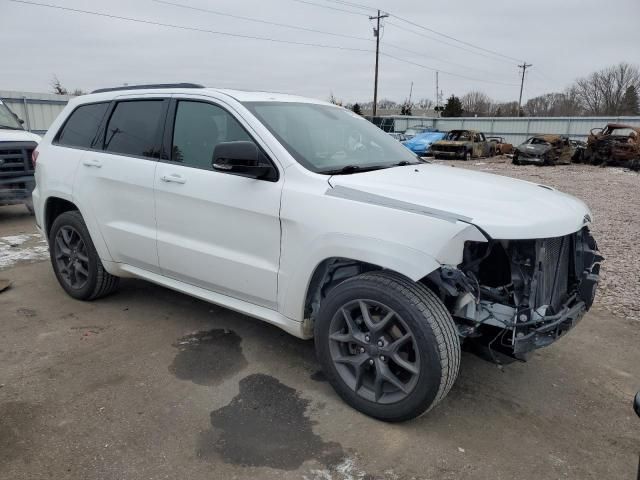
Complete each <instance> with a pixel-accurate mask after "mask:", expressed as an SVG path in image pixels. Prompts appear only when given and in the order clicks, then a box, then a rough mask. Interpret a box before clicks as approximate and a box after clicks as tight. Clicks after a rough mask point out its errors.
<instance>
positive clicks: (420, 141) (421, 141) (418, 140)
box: [403, 135, 442, 148]
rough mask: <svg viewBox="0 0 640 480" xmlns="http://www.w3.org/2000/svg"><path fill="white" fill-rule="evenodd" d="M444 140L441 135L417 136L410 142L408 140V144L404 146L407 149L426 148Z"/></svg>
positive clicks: (405, 143)
mask: <svg viewBox="0 0 640 480" xmlns="http://www.w3.org/2000/svg"><path fill="white" fill-rule="evenodd" d="M441 139H442V136H440V135H431V136H428V135H425V136H422V135H416V136H415V137H413V138H411V139H410V140H407V141H406V142H403V144H404V146H405V147H407V148H421V147H426V146H428V145H431V144H433V143H435V142H438V141H440V140H441Z"/></svg>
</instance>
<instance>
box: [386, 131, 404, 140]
mask: <svg viewBox="0 0 640 480" xmlns="http://www.w3.org/2000/svg"><path fill="white" fill-rule="evenodd" d="M387 134H388V135H389V136H390V137H391V138H393V139H394V140H397V141H398V142H404V141H405V140H406V139H407V137H405V136H404V133H400V132H387Z"/></svg>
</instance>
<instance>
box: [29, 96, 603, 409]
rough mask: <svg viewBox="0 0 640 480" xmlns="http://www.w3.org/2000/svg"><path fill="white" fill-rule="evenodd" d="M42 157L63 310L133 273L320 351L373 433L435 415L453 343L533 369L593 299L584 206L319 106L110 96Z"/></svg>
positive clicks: (39, 213) (69, 125) (595, 268)
mask: <svg viewBox="0 0 640 480" xmlns="http://www.w3.org/2000/svg"><path fill="white" fill-rule="evenodd" d="M318 132H321V134H317V133H318ZM37 152H38V154H37V163H36V178H37V182H36V189H35V190H34V192H33V197H34V205H35V207H36V224H37V226H38V229H39V230H40V231H41V232H42V233H43V235H44V238H46V239H47V240H48V243H49V248H50V255H51V265H52V268H53V272H54V274H55V276H56V278H57V280H58V282H59V284H60V286H61V288H62V289H63V290H64V291H65V292H66V293H67V294H68V295H70V296H71V297H73V298H75V299H79V300H86V301H89V300H94V299H97V298H100V297H104V296H105V295H108V294H110V293H113V292H114V291H115V290H116V288H117V286H118V280H119V278H120V277H136V278H140V279H146V280H148V281H151V282H154V283H156V284H158V285H161V286H164V287H166V288H170V289H173V290H176V291H179V292H183V293H185V294H186V295H190V296H193V297H196V298H199V299H201V300H205V301H208V302H211V303H214V304H217V305H221V306H223V307H227V308H230V309H232V310H234V311H237V312H241V313H244V314H246V315H249V316H252V317H255V318H257V319H260V320H262V321H265V322H268V323H270V324H273V325H275V326H277V327H279V328H281V329H283V330H285V331H287V332H289V333H291V334H292V335H295V336H296V337H299V338H303V339H311V338H313V339H314V341H315V348H316V352H317V356H318V360H319V362H320V364H321V366H322V369H323V371H324V373H325V375H326V377H327V379H328V380H329V382H330V383H331V385H332V386H333V388H334V389H335V390H336V392H337V393H338V394H339V395H340V396H341V397H342V398H343V399H344V400H345V402H347V403H348V404H349V405H351V406H352V407H353V408H356V409H358V410H360V411H362V412H364V413H365V414H367V415H370V416H373V417H375V418H379V419H382V420H386V421H402V420H407V419H410V418H414V417H416V416H418V415H420V414H422V413H424V412H426V411H427V410H429V409H431V408H433V406H434V405H436V404H438V403H439V402H440V401H441V400H442V399H443V398H444V397H445V396H446V395H447V393H448V392H449V390H450V389H451V386H452V385H453V384H454V382H455V380H456V377H457V376H458V371H459V368H460V362H461V349H462V347H463V346H465V345H469V346H470V347H472V346H478V347H481V348H484V349H485V350H486V351H487V352H489V355H492V356H495V357H497V356H498V355H503V356H505V357H506V358H509V359H514V358H515V359H519V360H524V359H526V357H527V355H528V354H529V353H530V352H532V351H534V350H536V349H538V348H541V347H545V346H547V345H550V344H552V343H553V342H555V341H556V340H558V338H560V337H561V336H562V335H564V334H565V333H567V332H568V331H569V330H571V329H572V328H573V327H574V326H575V325H576V324H577V322H578V321H579V320H580V318H581V317H582V316H583V315H584V313H585V312H586V311H587V310H588V309H589V307H590V306H591V304H592V303H593V300H594V295H595V288H596V284H597V283H598V272H599V268H600V267H599V266H600V262H601V260H602V258H601V257H600V256H599V254H598V249H597V246H596V242H595V240H594V239H593V237H592V236H591V233H590V231H589V226H590V224H591V221H592V219H591V212H590V211H589V209H588V208H587V206H586V205H585V204H584V203H583V202H581V201H580V200H578V199H576V198H574V197H571V196H569V195H566V194H563V193H560V192H558V191H556V190H554V189H553V188H550V187H547V186H544V185H537V184H535V183H530V182H524V181H520V180H515V179H512V178H507V177H503V176H499V175H491V174H488V173H482V172H474V171H470V170H465V169H459V168H452V167H450V166H445V165H438V164H433V163H429V162H426V161H423V160H421V159H420V158H418V157H416V155H415V154H414V153H412V152H410V151H409V150H408V149H407V148H406V147H404V146H403V145H401V144H400V143H399V142H397V141H396V140H394V139H393V138H391V137H390V136H389V135H387V134H386V133H385V132H383V131H382V130H380V129H379V128H377V127H376V126H375V125H373V124H372V123H370V122H368V121H367V120H366V119H363V118H362V117H360V116H359V115H357V114H355V113H353V112H351V111H349V110H347V109H344V108H342V107H339V106H336V105H332V104H330V103H327V102H323V101H319V100H314V99H306V98H302V97H298V96H290V95H285V94H280V93H264V92H249V91H240V90H220V89H213V88H205V87H202V86H199V85H195V84H179V85H166V84H165V85H156V86H153V85H145V86H136V87H117V88H109V89H103V90H99V91H96V92H94V93H92V94H90V95H83V96H81V97H77V98H74V99H73V100H71V101H70V102H69V104H68V105H67V106H66V107H65V109H64V110H63V112H62V113H61V114H60V115H59V117H58V118H57V119H56V120H55V121H54V123H53V124H52V125H51V127H50V129H49V131H48V132H47V134H46V136H45V137H44V139H43V141H42V142H41V143H40V145H39V146H38V148H37ZM95 308H100V305H96V306H95ZM465 348H466V347H465ZM223 360H224V359H221V361H223Z"/></svg>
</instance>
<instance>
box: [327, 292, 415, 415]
mask: <svg viewBox="0 0 640 480" xmlns="http://www.w3.org/2000/svg"><path fill="white" fill-rule="evenodd" d="M329 340H330V346H329V351H330V354H331V358H332V360H333V362H334V364H335V366H336V370H337V371H338V374H339V375H340V377H341V378H342V380H343V381H344V382H345V383H346V384H347V385H348V386H349V387H350V388H351V389H352V390H354V391H355V392H356V394H358V395H359V396H361V397H363V398H365V399H367V400H369V401H373V402H377V403H379V404H385V403H395V402H398V401H400V400H402V399H404V398H405V397H406V396H407V395H409V394H410V393H411V392H412V391H413V389H414V388H415V386H416V383H417V381H418V377H419V374H420V354H419V351H418V348H417V345H416V340H415V338H414V336H413V334H412V333H411V330H410V329H409V327H408V326H407V324H406V323H405V321H404V320H403V319H402V318H401V317H400V316H399V315H398V314H397V313H396V312H395V311H394V310H392V309H391V308H389V307H388V306H386V305H384V304H382V303H380V302H377V301H374V300H368V299H366V300H365V299H358V300H354V301H351V302H349V303H347V304H345V305H343V306H342V307H341V308H340V309H339V310H338V311H337V312H336V314H335V315H334V317H333V319H332V321H331V326H330V333H329Z"/></svg>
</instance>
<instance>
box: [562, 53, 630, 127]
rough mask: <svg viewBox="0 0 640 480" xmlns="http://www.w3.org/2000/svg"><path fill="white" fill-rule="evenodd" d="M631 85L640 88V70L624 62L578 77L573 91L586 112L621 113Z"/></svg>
mask: <svg viewBox="0 0 640 480" xmlns="http://www.w3.org/2000/svg"><path fill="white" fill-rule="evenodd" d="M629 87H634V88H635V89H636V90H637V89H638V88H640V70H639V69H638V67H637V66H635V65H630V64H628V63H624V62H623V63H619V64H618V65H615V66H612V67H608V68H605V69H602V70H600V71H597V72H594V73H592V74H591V75H589V76H588V77H584V78H580V79H578V80H577V81H576V83H575V85H574V86H573V87H572V91H574V92H575V95H576V98H577V99H578V101H579V102H580V104H581V107H582V109H583V110H584V112H585V113H586V114H589V115H621V114H622V113H623V110H624V95H625V93H626V91H627V89H628V88H629Z"/></svg>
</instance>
